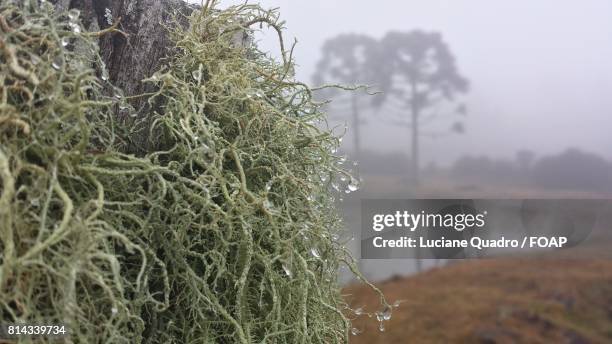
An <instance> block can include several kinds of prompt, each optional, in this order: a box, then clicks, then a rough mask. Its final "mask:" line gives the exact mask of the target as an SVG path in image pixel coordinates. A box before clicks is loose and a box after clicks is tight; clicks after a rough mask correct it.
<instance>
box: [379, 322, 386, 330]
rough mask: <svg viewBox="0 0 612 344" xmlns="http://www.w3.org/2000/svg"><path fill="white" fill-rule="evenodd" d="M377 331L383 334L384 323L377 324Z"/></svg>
mask: <svg viewBox="0 0 612 344" xmlns="http://www.w3.org/2000/svg"><path fill="white" fill-rule="evenodd" d="M378 330H379V331H380V332H385V323H384V322H382V321H381V322H379V323H378Z"/></svg>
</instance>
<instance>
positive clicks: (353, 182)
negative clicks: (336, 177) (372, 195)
mask: <svg viewBox="0 0 612 344" xmlns="http://www.w3.org/2000/svg"><path fill="white" fill-rule="evenodd" d="M357 190H359V181H358V180H357V179H355V178H351V181H350V183H349V184H348V186H347V191H348V192H355V191H357Z"/></svg>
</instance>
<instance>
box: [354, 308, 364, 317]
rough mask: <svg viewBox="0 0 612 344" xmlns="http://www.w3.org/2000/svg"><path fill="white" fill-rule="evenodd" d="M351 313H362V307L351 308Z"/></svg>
mask: <svg viewBox="0 0 612 344" xmlns="http://www.w3.org/2000/svg"><path fill="white" fill-rule="evenodd" d="M353 313H355V314H357V315H362V314H363V307H359V308H357V309H355V310H353Z"/></svg>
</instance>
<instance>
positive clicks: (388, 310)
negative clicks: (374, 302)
mask: <svg viewBox="0 0 612 344" xmlns="http://www.w3.org/2000/svg"><path fill="white" fill-rule="evenodd" d="M392 313H393V309H392V308H391V307H390V306H388V305H387V306H385V308H384V309H383V311H382V313H381V314H382V317H383V320H391V314H392Z"/></svg>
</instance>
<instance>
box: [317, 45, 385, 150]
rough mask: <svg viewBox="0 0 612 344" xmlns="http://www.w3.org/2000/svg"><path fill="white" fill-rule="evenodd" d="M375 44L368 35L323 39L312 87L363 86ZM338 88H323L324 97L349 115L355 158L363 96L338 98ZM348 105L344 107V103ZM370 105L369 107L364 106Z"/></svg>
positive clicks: (369, 72) (369, 71) (351, 95)
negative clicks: (344, 109)
mask: <svg viewBox="0 0 612 344" xmlns="http://www.w3.org/2000/svg"><path fill="white" fill-rule="evenodd" d="M377 44H378V42H377V41H376V40H375V39H374V38H371V37H369V36H365V35H359V34H342V35H339V36H336V37H334V38H331V39H329V40H327V41H326V42H325V43H324V45H323V48H322V52H323V56H322V57H321V59H320V60H319V62H318V64H317V71H316V72H315V74H314V75H313V82H314V83H316V84H324V83H340V84H344V85H355V84H363V83H367V82H369V81H370V80H372V78H373V74H372V72H373V71H372V70H370V69H369V68H368V66H369V65H370V64H371V58H372V55H373V54H374V51H375V49H377V48H378V47H377ZM340 91H341V90H340V89H337V88H327V89H325V92H326V93H325V94H324V96H325V97H326V98H331V97H333V98H334V104H340V105H341V106H342V107H344V108H346V107H347V105H348V108H349V109H350V110H349V113H350V117H351V118H350V122H351V123H350V127H351V128H352V130H353V135H352V136H353V146H354V148H353V149H354V155H355V158H356V159H359V155H360V150H361V137H360V128H361V125H362V124H364V120H363V118H361V111H360V110H361V107H362V106H364V102H363V97H362V96H363V94H362V93H358V92H350V93H348V94H346V95H347V96H345V97H340V95H339V94H338V92H340ZM347 103H348V104H347ZM368 105H370V104H368Z"/></svg>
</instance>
